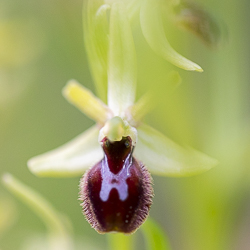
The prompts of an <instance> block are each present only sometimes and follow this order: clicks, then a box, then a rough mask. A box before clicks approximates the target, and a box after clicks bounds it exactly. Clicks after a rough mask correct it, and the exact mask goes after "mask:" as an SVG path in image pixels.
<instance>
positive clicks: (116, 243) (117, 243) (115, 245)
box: [107, 233, 134, 250]
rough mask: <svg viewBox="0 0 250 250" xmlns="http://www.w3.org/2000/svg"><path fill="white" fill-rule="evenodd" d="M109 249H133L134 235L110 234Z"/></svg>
mask: <svg viewBox="0 0 250 250" xmlns="http://www.w3.org/2000/svg"><path fill="white" fill-rule="evenodd" d="M107 238H108V243H109V248H108V249H109V250H117V249H119V250H133V249H134V247H133V245H134V244H133V242H134V235H124V234H121V233H114V234H108V235H107Z"/></svg>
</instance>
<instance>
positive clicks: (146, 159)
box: [134, 124, 217, 177]
mask: <svg viewBox="0 0 250 250" xmlns="http://www.w3.org/2000/svg"><path fill="white" fill-rule="evenodd" d="M137 131H138V142H137V146H136V148H135V153H134V154H135V157H136V158H137V159H138V160H140V161H142V162H143V163H144V164H145V165H146V166H147V168H148V169H149V171H150V172H151V173H152V174H156V175H164V176H173V177H181V176H190V175H194V174H198V173H201V172H204V171H207V170H209V169H211V168H212V167H214V166H215V165H216V164H217V161H216V160H214V159H212V158H210V157H209V156H207V155H205V154H203V153H201V152H198V151H196V150H194V149H191V148H184V147H181V146H179V145H178V144H176V143H175V142H173V141H171V140H170V139H168V138H167V137H166V136H164V135H163V134H161V133H160V132H158V131H157V130H155V129H153V128H151V127H150V126H148V125H145V124H142V125H141V126H140V127H138V128H137Z"/></svg>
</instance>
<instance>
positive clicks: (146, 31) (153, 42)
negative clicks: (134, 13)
mask: <svg viewBox="0 0 250 250" xmlns="http://www.w3.org/2000/svg"><path fill="white" fill-rule="evenodd" d="M140 20H141V28H142V32H143V35H144V36H145V39H146V40H147V42H148V44H149V45H150V47H151V48H152V50H154V52H155V53H156V54H158V55H159V56H161V57H163V58H164V59H166V60H168V61H169V62H171V63H172V64H174V65H175V66H177V67H179V68H182V69H185V70H195V71H199V72H202V71H203V70H202V68H201V67H200V66H199V65H197V64H196V63H193V62H191V61H190V60H188V59H187V58H185V57H183V56H182V55H180V54H178V53H177V52H176V51H175V50H174V49H173V48H172V47H171V45H170V44H169V42H168V40H167V38H166V35H165V31H164V27H163V23H162V20H161V13H160V9H159V3H157V1H156V0H145V2H144V3H143V4H142V8H141V13H140Z"/></svg>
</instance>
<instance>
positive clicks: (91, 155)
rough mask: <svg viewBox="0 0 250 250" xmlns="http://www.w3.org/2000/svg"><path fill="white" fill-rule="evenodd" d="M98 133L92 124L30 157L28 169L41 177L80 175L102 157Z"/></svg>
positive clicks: (97, 129)
mask: <svg viewBox="0 0 250 250" xmlns="http://www.w3.org/2000/svg"><path fill="white" fill-rule="evenodd" d="M98 134H99V128H98V127H97V126H93V127H92V128H90V129H88V130H87V131H85V132H84V133H82V134H81V135H79V136H78V137H76V138H75V139H73V140H72V141H70V142H68V143H66V144H64V145H63V146H61V147H59V148H57V149H54V150H52V151H49V152H47V153H45V154H42V155H39V156H36V157H34V158H32V159H30V160H29V161H28V167H29V169H30V171H31V172H32V173H34V174H35V175H38V176H43V177H44V176H48V177H71V176H79V175H82V174H83V173H84V171H86V170H87V169H88V168H89V167H91V166H93V165H95V164H96V163H97V162H98V161H100V160H101V159H102V158H103V152H102V149H101V147H100V145H99V143H98Z"/></svg>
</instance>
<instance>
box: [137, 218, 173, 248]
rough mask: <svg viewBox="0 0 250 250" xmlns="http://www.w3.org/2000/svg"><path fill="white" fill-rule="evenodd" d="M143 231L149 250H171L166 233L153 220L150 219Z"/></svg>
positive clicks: (144, 225) (142, 228) (143, 226)
mask: <svg viewBox="0 0 250 250" xmlns="http://www.w3.org/2000/svg"><path fill="white" fill-rule="evenodd" d="M141 231H142V233H143V236H144V239H145V242H146V247H147V250H171V247H170V244H169V242H168V239H167V237H166V234H165V232H164V231H163V230H162V229H161V228H160V226H159V225H158V224H157V223H156V222H155V221H154V220H152V219H151V218H148V219H147V220H146V222H145V223H144V224H143V225H142V227H141Z"/></svg>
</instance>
